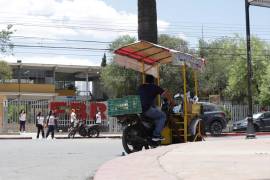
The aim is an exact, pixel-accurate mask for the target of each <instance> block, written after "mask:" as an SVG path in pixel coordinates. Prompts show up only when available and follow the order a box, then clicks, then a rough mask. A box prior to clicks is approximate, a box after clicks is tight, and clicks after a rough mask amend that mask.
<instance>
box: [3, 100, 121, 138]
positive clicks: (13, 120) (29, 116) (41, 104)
mask: <svg viewBox="0 0 270 180" xmlns="http://www.w3.org/2000/svg"><path fill="white" fill-rule="evenodd" d="M51 102H52V101H49V100H20V101H18V100H9V101H6V102H4V104H5V106H4V109H3V112H4V114H3V119H4V122H5V123H3V124H4V128H6V129H7V130H8V131H10V132H16V131H18V129H19V113H20V111H21V110H24V111H25V112H26V131H28V132H32V131H36V127H35V123H36V116H37V114H38V112H41V113H42V115H43V116H44V117H47V116H48V113H49V110H50V107H49V106H50V104H51ZM65 103H66V104H67V109H66V110H65V112H64V113H60V114H59V115H58V116H57V118H58V120H57V126H58V129H60V130H62V131H67V128H68V127H69V125H70V114H69V113H70V111H69V109H68V108H69V107H68V106H69V105H70V104H71V103H84V104H85V106H86V111H87V116H86V124H87V125H90V124H94V123H95V121H94V120H93V119H91V117H90V112H89V111H90V105H91V102H90V101H65ZM106 112H107V111H106ZM106 117H107V118H106V119H103V121H102V131H104V132H109V133H118V132H121V131H122V128H121V125H120V124H118V123H117V120H116V118H113V117H108V115H107V114H106Z"/></svg>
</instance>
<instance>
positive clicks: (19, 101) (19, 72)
mask: <svg viewBox="0 0 270 180" xmlns="http://www.w3.org/2000/svg"><path fill="white" fill-rule="evenodd" d="M17 63H18V86H19V90H18V111H20V107H21V68H22V67H21V66H22V61H21V60H17Z"/></svg>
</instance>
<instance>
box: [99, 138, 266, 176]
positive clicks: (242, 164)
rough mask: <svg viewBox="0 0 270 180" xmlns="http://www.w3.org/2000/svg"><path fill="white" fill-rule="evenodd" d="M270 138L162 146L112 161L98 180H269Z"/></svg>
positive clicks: (101, 169) (101, 172) (104, 167)
mask: <svg viewBox="0 0 270 180" xmlns="http://www.w3.org/2000/svg"><path fill="white" fill-rule="evenodd" d="M269 167H270V138H269V137H261V138H260V137H257V139H253V140H245V139H222V140H220V141H203V142H194V143H185V144H177V145H170V146H162V147H158V148H156V149H152V150H147V151H141V152H137V153H134V154H130V155H127V156H124V157H119V158H117V159H114V160H111V161H109V162H107V163H105V164H104V165H102V166H101V167H100V168H99V169H98V171H97V173H96V175H95V177H94V180H127V179H128V180H164V179H166V180H179V179H185V180H217V179H218V180H222V179H224V180H225V179H226V180H228V179H230V180H231V179H232V180H233V179H237V180H239V179H243V180H247V179H250V180H255V179H256V180H258V179H260V180H262V179H264V180H266V179H270V170H269Z"/></svg>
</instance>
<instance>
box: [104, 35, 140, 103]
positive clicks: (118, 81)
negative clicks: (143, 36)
mask: <svg viewBox="0 0 270 180" xmlns="http://www.w3.org/2000/svg"><path fill="white" fill-rule="evenodd" d="M135 41H136V38H135V37H131V36H128V35H124V36H120V37H118V38H117V39H116V40H115V41H113V42H112V43H111V44H110V45H109V48H110V49H111V53H113V51H114V50H115V49H117V48H119V47H121V46H124V45H127V44H130V43H134V42H135ZM137 74H138V73H137V72H135V71H133V70H129V69H125V68H123V67H120V66H118V65H117V64H116V63H114V62H112V61H111V62H109V63H108V64H107V66H106V67H104V68H103V69H102V71H101V80H102V83H103V86H104V88H105V92H106V94H108V96H109V97H111V98H112V97H121V96H124V95H129V94H135V91H136V87H137V81H138V78H137Z"/></svg>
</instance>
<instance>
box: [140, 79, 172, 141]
mask: <svg viewBox="0 0 270 180" xmlns="http://www.w3.org/2000/svg"><path fill="white" fill-rule="evenodd" d="M145 82H146V83H145V84H142V85H141V86H140V87H139V95H140V98H141V104H142V112H143V113H144V114H145V115H146V116H147V117H150V118H152V119H154V120H155V129H154V132H153V138H152V140H153V141H160V140H163V138H162V136H161V131H162V129H163V127H164V125H165V121H166V114H165V113H164V112H162V111H161V110H160V109H159V108H157V107H156V105H155V99H156V97H157V95H161V96H164V97H166V98H167V99H168V100H169V102H170V103H171V104H174V100H173V99H172V97H171V95H170V93H169V92H168V91H167V90H163V89H162V88H161V87H159V86H157V85H155V84H154V77H153V76H152V75H146V77H145Z"/></svg>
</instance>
